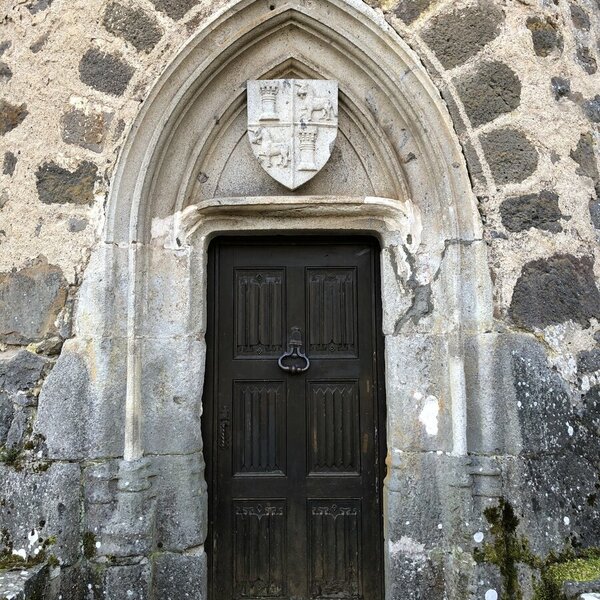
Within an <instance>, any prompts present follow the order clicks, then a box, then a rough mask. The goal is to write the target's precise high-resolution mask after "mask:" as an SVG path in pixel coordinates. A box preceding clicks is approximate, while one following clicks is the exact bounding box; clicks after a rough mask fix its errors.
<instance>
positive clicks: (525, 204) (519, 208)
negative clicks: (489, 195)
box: [500, 190, 564, 233]
mask: <svg viewBox="0 0 600 600" xmlns="http://www.w3.org/2000/svg"><path fill="white" fill-rule="evenodd" d="M500 214H501V216H502V223H503V225H504V226H505V227H506V229H508V230H509V231H514V232H517V231H525V230H526V229H530V228H531V227H535V228H537V229H544V230H546V231H551V232H552V233H558V232H559V231H562V226H561V224H560V219H562V218H564V215H563V214H562V213H561V212H560V208H559V207H558V194H555V193H554V192H551V191H549V190H542V191H541V192H540V193H539V194H526V195H524V196H517V197H512V198H507V199H506V200H504V202H502V204H501V205H500Z"/></svg>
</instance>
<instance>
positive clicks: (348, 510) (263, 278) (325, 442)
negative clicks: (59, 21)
mask: <svg viewBox="0 0 600 600" xmlns="http://www.w3.org/2000/svg"><path fill="white" fill-rule="evenodd" d="M377 256H378V252H377V247H376V245H375V244H374V243H373V241H372V240H369V239H356V238H355V239H353V238H350V239H349V240H337V239H336V238H333V241H331V238H330V241H325V240H323V239H310V238H295V239H289V238H285V237H279V238H272V239H260V240H256V239H253V238H246V239H239V238H238V239H227V238H225V239H222V240H219V241H217V242H216V243H213V245H212V246H211V252H210V261H209V262H210V265H209V266H210V273H211V278H210V279H211V283H210V290H211V291H210V295H209V331H208V334H209V335H208V339H209V345H208V362H207V383H206V387H205V397H204V407H205V414H204V416H203V427H204V431H203V434H204V439H205V454H206V458H207V473H208V483H209V499H210V507H209V520H210V525H209V537H208V542H207V551H208V554H209V590H210V592H209V594H210V598H211V600H230V599H234V598H235V599H238V598H239V599H263V598H269V599H286V600H308V599H309V598H310V599H323V600H324V599H336V600H345V599H352V600H359V599H360V600H381V598H383V594H382V571H383V565H382V506H381V485H382V461H383V457H384V449H383V445H384V443H385V442H384V439H385V438H384V432H383V430H382V427H383V415H382V414H381V412H382V411H381V410H380V407H381V406H382V405H383V398H382V390H381V389H380V382H381V377H378V374H379V371H378V367H380V366H381V365H378V364H377V363H378V361H381V359H382V356H381V345H380V340H379V338H378V334H377V332H378V331H379V330H380V328H379V322H378V321H379V306H378V290H379V281H378V272H377ZM286 353H287V355H286ZM304 356H305V357H306V358H304ZM282 357H283V358H282ZM280 359H281V360H280ZM278 362H279V364H278Z"/></svg>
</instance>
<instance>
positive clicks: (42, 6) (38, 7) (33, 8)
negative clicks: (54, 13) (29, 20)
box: [27, 0, 54, 15]
mask: <svg viewBox="0 0 600 600" xmlns="http://www.w3.org/2000/svg"><path fill="white" fill-rule="evenodd" d="M53 1H54V0H30V2H29V3H28V4H27V8H28V9H29V12H30V13H31V14H33V15H35V14H37V13H39V12H42V11H44V10H46V9H47V8H50V6H51V5H52V2H53Z"/></svg>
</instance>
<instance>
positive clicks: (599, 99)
mask: <svg viewBox="0 0 600 600" xmlns="http://www.w3.org/2000/svg"><path fill="white" fill-rule="evenodd" d="M583 111H584V112H585V115H586V117H587V118H588V119H589V120H590V121H592V122H593V123H600V94H596V95H595V96H594V97H593V98H591V99H590V100H586V101H585V102H584V103H583Z"/></svg>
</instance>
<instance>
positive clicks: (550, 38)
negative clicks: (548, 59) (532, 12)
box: [527, 17, 564, 56]
mask: <svg viewBox="0 0 600 600" xmlns="http://www.w3.org/2000/svg"><path fill="white" fill-rule="evenodd" d="M527 28H528V29H529V31H531V39H532V41H533V49H534V51H535V53H536V54H537V55H538V56H549V55H550V54H552V52H554V51H555V50H558V51H559V52H562V49H563V45H564V42H563V37H562V35H561V33H560V31H559V29H558V25H557V24H556V22H555V21H554V20H553V19H551V18H550V17H546V18H541V17H529V18H528V19H527Z"/></svg>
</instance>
